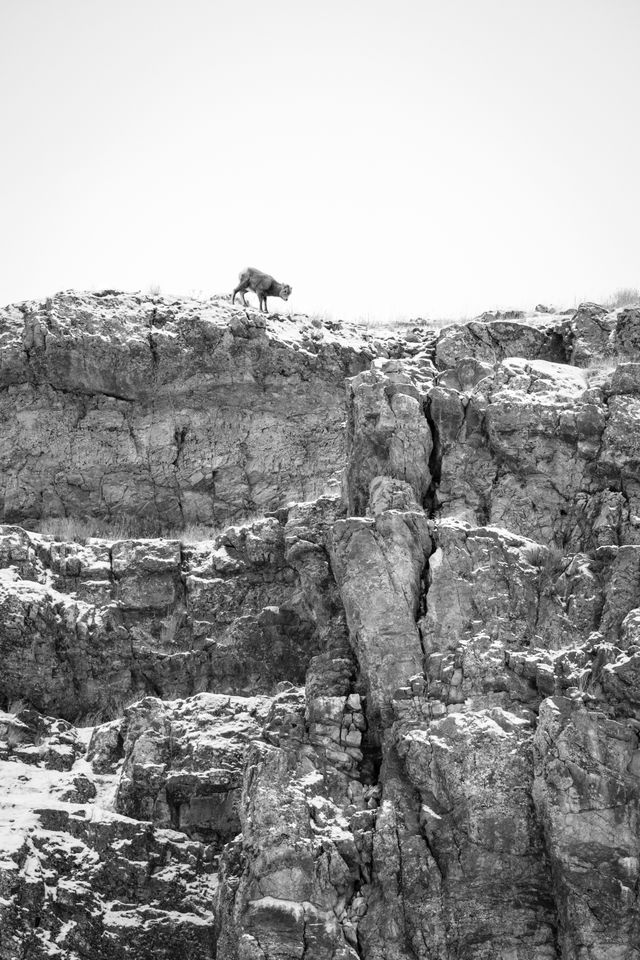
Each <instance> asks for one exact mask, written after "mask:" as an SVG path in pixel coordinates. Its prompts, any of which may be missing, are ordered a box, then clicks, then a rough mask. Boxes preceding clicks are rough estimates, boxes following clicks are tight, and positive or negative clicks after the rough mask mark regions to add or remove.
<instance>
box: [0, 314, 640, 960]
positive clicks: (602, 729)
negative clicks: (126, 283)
mask: <svg viewBox="0 0 640 960" xmlns="http://www.w3.org/2000/svg"><path fill="white" fill-rule="evenodd" d="M68 299H70V300H73V298H68ZM106 299H107V300H109V302H111V301H110V298H106ZM73 302H74V303H75V301H73ZM93 306H94V307H95V303H94V304H93ZM47 309H48V308H47ZM74 309H75V307H74ZM109 309H114V308H113V304H112V305H111V307H109ZM127 309H129V308H128V307H127ZM190 309H191V308H190ZM212 309H213V308H212ZM216 309H217V310H219V311H221V314H224V318H225V320H224V322H225V323H227V322H228V324H229V327H230V328H232V327H233V324H234V323H235V322H236V319H237V316H236V312H235V311H232V310H231V308H230V307H228V305H226V304H224V302H222V301H219V302H218V303H217V306H216ZM181 310H184V311H187V308H186V307H184V306H182V305H180V306H179V308H178V309H177V312H178V313H179V314H180V317H181V318H182V319H179V320H175V321H174V320H171V321H167V324H166V325H165V327H162V328H161V329H167V328H168V332H169V333H171V332H172V328H171V326H170V324H171V323H174V322H175V324H176V330H177V331H178V333H177V334H176V336H178V338H179V337H180V336H182V335H183V334H182V333H180V331H183V332H184V330H185V329H186V328H185V322H186V321H185V315H183V314H182V313H180V311H181ZM21 312H22V315H23V316H24V315H25V311H24V310H23V311H21ZM187 312H188V311H187ZM9 313H11V311H9ZM92 316H93V315H92ZM243 316H244V312H243ZM205 321H206V322H205ZM83 322H84V321H83ZM93 322H94V321H93V320H92V317H88V318H86V323H87V324H89V325H90V324H91V323H93ZM128 322H129V321H128ZM253 322H254V316H253V314H252V313H249V314H248V315H247V317H246V320H245V319H243V320H242V323H243V324H244V323H248V324H249V326H251V324H252V323H253ZM290 322H291V321H288V320H287V321H280V320H274V319H273V318H272V319H270V320H269V321H268V326H267V327H266V328H260V329H262V330H263V332H262V333H261V334H260V335H259V337H257V338H256V339H258V340H259V339H260V337H263V336H265V337H272V338H273V337H275V336H276V335H275V334H273V333H272V332H271V327H272V326H274V325H277V324H280V325H281V326H282V328H283V329H285V327H284V325H285V324H289V323H290ZM131 323H133V321H131ZM202 323H203V326H202V329H203V330H204V328H205V326H206V329H207V335H208V332H209V325H211V323H212V321H211V320H210V319H208V320H206V318H205V320H203V321H202ZM213 325H214V326H215V324H213ZM134 326H135V324H134ZM292 326H293V324H292ZM103 327H104V324H102V325H101V327H100V329H103ZM54 329H56V330H57V329H58V328H57V327H55V324H54ZM198 329H200V328H198ZM265 329H266V330H267V333H264V330H265ZM297 329H298V333H297V334H296V337H298V336H300V335H301V331H303V330H304V327H303V325H302V324H301V323H300V322H298V324H297ZM310 329H314V330H316V331H317V332H321V334H322V338H326V340H327V341H329V340H330V335H332V334H333V331H331V330H330V329H328V328H326V327H324V328H322V330H321V327H320V326H314V325H313V324H309V325H308V327H307V330H310ZM639 330H640V316H637V315H636V313H635V312H634V311H633V310H628V309H627V310H622V311H617V312H614V313H609V314H607V313H606V312H605V311H603V310H602V309H601V308H599V307H597V306H596V305H593V304H586V305H583V306H582V307H581V308H579V309H578V310H576V311H574V312H573V313H572V314H571V315H541V316H537V317H532V318H522V319H514V318H497V319H493V318H491V317H488V316H485V317H483V318H481V319H479V320H478V321H474V322H472V323H471V324H468V325H466V326H464V327H452V328H447V329H445V330H443V331H442V332H441V333H440V334H438V335H437V337H435V336H434V335H433V333H425V332H424V331H421V330H419V329H418V330H414V331H410V332H409V333H408V335H407V338H406V340H405V341H404V342H403V341H402V340H400V339H399V338H398V337H395V338H394V339H392V340H388V341H386V342H383V341H381V340H380V339H379V338H378V339H377V341H376V342H373V341H371V342H370V343H369V344H368V345H367V346H366V347H364V348H363V349H364V350H365V351H369V352H370V353H371V354H372V357H370V360H371V362H370V363H369V362H367V364H366V366H367V369H361V368H360V365H361V366H362V367H364V366H365V364H364V360H363V357H364V353H363V352H360V353H358V350H357V349H354V348H353V347H350V346H349V345H346V346H344V347H341V349H344V350H346V351H347V352H348V351H349V350H353V353H352V354H351V356H352V357H353V358H354V359H353V362H352V366H351V367H350V369H348V370H347V369H345V370H343V374H348V373H350V374H351V376H348V377H347V383H346V405H345V407H344V408H343V409H344V418H345V421H346V429H345V438H346V439H345V441H344V447H342V446H340V445H339V444H341V443H342V442H343V441H342V440H340V441H339V443H337V444H336V445H335V446H334V447H333V448H332V450H333V453H332V457H335V459H332V461H331V470H330V471H329V470H328V471H327V473H326V474H325V476H329V475H330V473H335V468H337V467H338V466H340V465H343V466H344V476H343V487H342V495H341V497H337V496H334V497H331V496H325V497H322V498H320V499H317V500H314V501H312V502H298V503H291V502H290V500H291V493H292V489H293V487H292V481H291V475H290V473H289V468H288V467H285V466H283V465H282V463H280V464H276V465H275V466H274V468H273V472H272V474H271V476H272V478H274V479H273V483H274V487H273V489H274V491H275V492H274V494H273V497H272V498H271V499H269V498H267V500H265V501H264V503H266V504H268V505H269V506H272V507H274V509H273V510H272V512H271V515H269V516H266V517H264V518H262V519H260V520H254V521H249V522H247V523H245V524H240V525H237V526H235V527H230V528H228V529H227V530H226V531H224V532H222V533H219V534H217V535H216V536H215V537H213V538H212V539H211V540H210V541H207V542H200V543H199V544H197V545H191V546H189V545H188V544H187V543H185V542H184V541H183V540H180V539H179V538H178V539H176V540H173V541H170V540H153V539H149V540H110V541H104V540H103V541H100V540H95V539H94V540H86V541H84V542H82V543H61V542H58V541H56V540H55V539H53V538H51V537H47V536H45V535H41V534H37V533H34V532H29V531H27V530H25V529H24V527H23V526H20V525H19V524H14V525H13V526H5V527H4V528H3V529H2V536H1V538H0V562H1V566H2V570H1V571H0V585H1V587H0V623H1V624H2V629H1V630H0V642H1V643H2V654H3V659H4V663H5V664H6V665H7V669H6V671H5V672H6V677H3V681H2V682H3V686H2V690H1V694H2V698H3V699H2V705H3V706H4V707H5V708H8V707H11V710H12V712H11V713H5V714H2V715H0V751H1V752H0V763H1V764H2V766H3V774H4V777H5V781H4V782H5V783H6V785H7V786H6V792H5V799H4V802H3V803H1V804H0V810H1V811H2V816H3V818H4V823H3V827H2V831H1V832H0V837H1V838H2V844H3V850H4V860H3V861H2V863H1V864H0V884H1V886H2V892H1V896H2V900H1V901H0V910H1V911H2V920H3V923H2V933H1V934H0V945H1V946H0V957H2V960H9V958H11V960H14V958H15V957H24V958H26V957H29V958H32V957H33V958H35V960H40V958H44V957H51V956H59V957H68V958H70V960H76V958H80V957H82V958H85V960H86V958H88V960H93V958H94V957H96V958H97V957H99V956H100V957H101V956H105V955H107V956H113V957H115V958H120V957H123V958H124V957H134V956H135V957H140V958H146V957H149V958H150V957H151V956H154V957H157V956H158V955H159V956H167V957H169V956H174V955H176V954H180V955H184V956H186V957H189V958H194V960H195V958H198V960H199V958H213V957H217V958H219V960H285V958H287V960H294V958H295V960H417V958H420V960H490V958H491V960H496V958H499V960H551V958H554V960H609V958H617V960H632V958H637V957H639V956H640V948H639V946H638V945H639V944H640V909H639V904H638V889H639V887H640V867H639V863H640V849H639V847H640V842H639V840H638V829H637V825H638V815H639V813H640V810H639V806H640V745H639V743H638V731H639V730H640V695H639V694H638V680H639V678H640V552H639V551H640V540H639V539H638V536H637V533H636V531H637V529H638V526H639V525H640V519H639V517H640V510H638V504H637V497H638V491H637V479H636V475H637V464H638V462H639V454H638V451H640V433H639V432H638V430H639V428H638V423H640V418H639V417H638V411H637V410H636V401H637V398H638V397H639V396H640V362H638V361H640V356H639V355H638V351H639V350H640V332H639ZM225 335H226V334H225ZM304 335H305V336H306V335H307V334H304ZM56 336H57V334H55V336H54V340H55V337H56ZM283 336H284V335H283ZM296 337H293V338H290V339H291V340H292V342H293V341H295V342H298V341H297V340H296ZM322 338H321V339H320V340H318V339H316V340H314V342H315V343H316V345H318V343H321V342H323V341H322ZM245 339H246V341H247V342H246V343H245V344H244V346H245V348H246V351H247V356H248V357H249V360H247V357H245V356H240V355H238V356H239V357H240V358H239V359H238V358H237V366H236V369H235V372H233V373H231V374H230V378H231V379H234V377H236V376H238V371H242V370H246V369H247V367H246V363H249V362H251V363H252V362H253V358H254V352H253V351H254V349H255V343H254V339H253V337H247V338H245ZM116 342H117V343H119V342H120V341H118V340H117V338H116ZM172 342H173V341H172ZM178 342H179V343H180V344H182V346H181V347H180V350H181V351H182V353H183V354H184V356H181V361H180V362H181V364H182V366H181V367H180V369H183V370H186V369H188V368H189V363H190V362H192V361H193V362H195V361H194V358H193V356H192V355H191V354H190V353H189V349H190V348H189V347H188V346H185V345H184V343H183V342H182V341H181V340H179V339H178ZM283 344H284V341H283V343H282V344H281V345H280V346H279V347H277V348H276V347H273V350H276V349H277V350H283V351H285V352H286V351H292V352H293V353H296V354H299V353H300V352H301V351H300V349H298V350H294V347H293V346H292V345H291V343H289V345H288V346H287V345H286V344H285V345H283ZM272 346H273V344H272ZM53 349H54V348H53V346H47V345H45V348H44V350H45V354H46V353H47V351H48V350H53ZM56 349H57V348H56ZM65 349H66V350H67V351H68V357H67V361H66V363H67V364H68V366H69V368H73V369H75V368H76V365H77V364H78V363H79V360H78V357H77V356H76V353H75V347H70V346H69V344H68V343H67V346H66V347H65ZM83 349H85V348H84V347H83ZM176 349H177V348H176ZM270 349H271V348H270ZM304 349H306V347H305V348H304ZM334 349H337V348H334V347H332V351H333V350H334ZM358 349H359V348H358ZM323 350H324V347H323V348H322V349H320V348H319V349H318V351H317V354H316V356H317V366H316V368H315V369H316V373H315V376H316V377H317V380H316V381H314V382H315V383H316V385H317V384H320V383H326V382H327V378H328V379H329V380H330V381H331V383H332V384H333V382H334V380H333V379H332V377H333V373H331V372H330V373H329V374H327V371H326V370H325V369H324V364H325V363H328V365H329V371H333V370H334V366H333V364H334V358H333V357H334V355H333V352H332V351H330V353H331V356H330V357H329V359H327V356H328V355H325V354H324V353H323ZM374 354H375V356H373V355H374ZM51 355H52V356H53V354H51ZM63 355H64V351H62V353H61V354H57V356H63ZM113 355H114V356H116V355H119V354H118V351H117V350H116V351H114V354H113ZM28 359H29V363H31V359H30V358H28ZM207 362H209V361H207ZM291 362H294V361H293V360H292V361H291ZM295 362H298V361H297V360H296V361H295ZM16 363H17V361H16ZM350 363H351V361H350ZM283 369H289V368H287V367H285V368H283ZM202 376H204V374H202ZM272 386H273V389H274V391H275V394H276V395H280V394H281V392H282V389H283V387H282V384H278V383H274V384H273V385H272ZM252 389H253V387H250V389H249V393H250V394H251V391H252ZM313 389H315V387H314V388H313ZM318 389H320V387H318ZM331 390H333V387H331ZM265 391H266V392H267V393H268V392H269V387H265ZM312 396H313V392H312V391H311V392H310V393H309V394H308V395H307V396H305V397H304V398H302V399H301V405H302V406H303V407H304V405H305V404H306V403H307V401H309V400H310V397H312ZM325 399H326V398H325ZM127 402H130V403H132V404H133V408H134V411H135V410H137V409H138V408H142V407H143V406H144V404H145V403H146V402H147V400H146V399H145V398H141V397H134V398H133V399H131V400H129V401H127ZM265 402H266V403H267V405H269V404H272V403H273V404H275V403H278V402H280V400H278V399H277V398H276V399H274V397H268V398H267V399H266V400H265ZM341 402H342V401H339V403H341ZM331 403H333V400H331ZM336 409H337V407H336ZM209 414H210V416H211V418H210V421H209V427H208V428H207V430H209V431H215V424H216V423H217V422H218V420H217V417H218V411H217V408H216V409H215V410H213V411H212V410H209ZM203 417H204V412H203ZM203 422H204V420H203ZM203 429H204V428H203ZM205 432H206V431H205ZM309 450H310V453H309V457H310V459H309V461H308V467H309V470H310V471H311V470H313V469H316V468H317V464H318V462H319V461H318V460H314V457H316V453H313V452H312V448H311V447H310V448H309ZM343 451H344V452H343ZM342 457H344V460H343V462H342V464H341V458H342ZM329 459H331V458H329ZM128 469H129V468H128V467H127V466H126V465H125V466H123V470H124V472H125V473H126V472H127V470H128ZM270 482H271V481H270ZM137 483H138V481H137V479H134V480H132V484H133V486H132V487H131V490H132V491H133V490H134V488H135V485H136V484H137ZM131 496H132V500H131V502H132V503H133V502H134V499H133V498H134V493H132V494H131ZM269 496H271V495H269ZM288 501H289V502H288ZM11 509H12V510H13V507H12V508H11ZM91 509H92V510H93V511H94V513H95V515H100V512H101V510H102V506H101V505H100V503H99V502H98V501H96V502H95V504H94V506H93V507H92V508H91ZM125 509H128V508H127V507H125ZM84 512H85V513H86V511H84ZM30 516H31V517H33V516H34V514H33V513H32V512H31V508H30V507H29V508H28V509H27V508H25V514H24V516H16V515H15V514H13V513H11V514H10V516H9V517H8V519H10V520H16V521H17V520H25V519H29V517H30ZM140 697H142V698H143V699H138V698H140ZM17 699H21V700H22V701H23V702H22V703H17V704H16V703H15V702H12V701H15V700H17ZM34 708H35V709H34ZM92 713H93V714H94V715H93V716H87V714H92ZM47 714H50V716H49V717H47V716H46V715H47ZM104 716H109V717H110V718H111V717H112V719H109V721H108V722H106V723H101V724H98V725H97V726H94V727H92V728H89V727H86V728H85V727H81V728H79V727H76V726H73V725H72V723H71V722H69V721H74V722H76V723H80V722H87V721H90V722H91V723H93V724H95V722H96V720H97V719H101V718H102V717H104ZM12 803H13V804H15V806H11V804H12Z"/></svg>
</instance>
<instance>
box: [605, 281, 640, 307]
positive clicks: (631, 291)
mask: <svg viewBox="0 0 640 960" xmlns="http://www.w3.org/2000/svg"><path fill="white" fill-rule="evenodd" d="M603 306H604V307H607V308H608V309H609V310H617V309H619V308H620V307H638V306H640V290H638V288H637V287H620V289H619V290H616V291H615V293H614V294H612V296H611V297H609V298H608V299H607V300H605V301H604V302H603Z"/></svg>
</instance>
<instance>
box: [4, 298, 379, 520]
mask: <svg viewBox="0 0 640 960" xmlns="http://www.w3.org/2000/svg"><path fill="white" fill-rule="evenodd" d="M374 355H375V348H372V347H371V345H370V343H369V342H367V341H365V340H363V339H362V338H361V337H359V336H358V335H357V334H356V335H354V334H352V335H351V336H349V337H347V336H345V335H344V333H342V332H341V331H340V330H339V329H334V330H332V329H330V328H329V327H328V326H324V327H322V328H321V329H318V328H316V327H314V326H313V325H311V324H310V323H306V322H301V321H300V319H298V321H296V320H295V319H292V318H289V317H282V318H279V317H273V316H270V317H268V318H265V317H264V316H262V315H260V314H259V313H257V312H255V311H253V310H250V309H245V308H241V307H238V306H233V305H231V304H230V303H229V302H228V301H227V300H225V299H224V298H220V299H213V300H211V301H207V302H206V303H202V302H200V301H188V300H186V301H185V300H180V301H178V300H176V301H170V300H163V299H161V298H158V297H145V296H132V295H126V294H116V293H110V292H105V294H103V295H91V294H87V295H81V294H73V293H63V294H58V295H56V296H55V297H53V298H51V299H49V300H46V301H44V302H27V303H24V304H20V305H19V306H18V307H9V308H6V309H5V310H3V311H0V410H1V416H2V421H3V430H2V436H1V438H0V479H1V482H0V517H4V520H5V522H13V521H15V520H19V521H23V520H25V519H37V518H40V517H47V516H49V517H50V516H61V517H63V516H69V515H71V516H92V517H106V518H109V517H113V516H123V515H124V516H132V517H136V518H138V519H140V520H145V521H147V523H148V526H149V527H150V528H151V527H153V526H154V525H155V526H156V528H157V529H159V530H161V529H166V528H168V527H172V526H176V525H180V524H182V523H184V522H205V523H209V522H214V521H215V522H217V521H219V520H224V519H227V518H230V517H234V516H243V515H245V514H246V513H248V512H250V511H255V510H265V509H269V508H271V507H274V506H280V505H281V504H282V503H283V502H286V501H287V500H302V499H305V498H307V499H310V498H312V497H313V496H317V495H319V494H321V493H323V492H324V490H325V487H326V485H327V483H329V482H330V481H331V480H332V479H334V480H335V478H336V472H337V471H338V472H339V469H340V463H341V460H342V457H343V449H344V430H343V421H344V418H345V412H344V386H343V384H344V378H345V377H348V376H351V375H353V374H356V373H358V372H359V371H361V370H364V369H365V368H366V367H367V366H368V363H369V360H370V359H371V357H372V356H374ZM285 478H286V479H285Z"/></svg>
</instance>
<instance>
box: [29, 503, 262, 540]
mask: <svg viewBox="0 0 640 960" xmlns="http://www.w3.org/2000/svg"><path fill="white" fill-rule="evenodd" d="M263 516H264V514H261V513H258V512H256V511H253V512H251V513H247V514H244V515H243V516H242V517H234V518H230V519H229V520H226V521H224V522H223V523H218V524H204V523H191V524H187V526H185V527H162V526H160V525H159V524H158V522H157V521H153V520H146V519H144V518H141V517H127V516H122V517H117V518H113V519H111V520H109V519H99V518H96V517H85V518H77V517H49V518H48V519H45V520H40V521H38V522H36V523H35V524H29V527H28V529H30V530H32V531H33V532H34V533H42V534H44V535H45V536H50V537H53V538H54V539H55V540H60V541H67V542H69V543H73V542H76V541H80V540H88V539H90V538H92V537H95V538H97V539H100V540H140V539H147V538H156V537H162V538H163V539H165V540H180V541H181V542H182V543H200V542H201V541H209V540H215V539H216V537H218V536H220V534H221V533H223V532H224V530H226V529H228V528H229V527H233V526H243V525H244V524H247V523H253V522H255V521H256V520H261V519H262V518H263Z"/></svg>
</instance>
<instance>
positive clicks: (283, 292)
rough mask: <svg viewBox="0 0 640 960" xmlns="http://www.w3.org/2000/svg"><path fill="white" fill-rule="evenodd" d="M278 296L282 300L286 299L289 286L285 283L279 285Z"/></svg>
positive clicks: (289, 294) (289, 292) (289, 293)
mask: <svg viewBox="0 0 640 960" xmlns="http://www.w3.org/2000/svg"><path fill="white" fill-rule="evenodd" d="M280 296H281V297H282V299H283V300H288V299H289V297H290V296H291V287H290V286H289V284H287V283H283V284H282V286H281V287H280Z"/></svg>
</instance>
